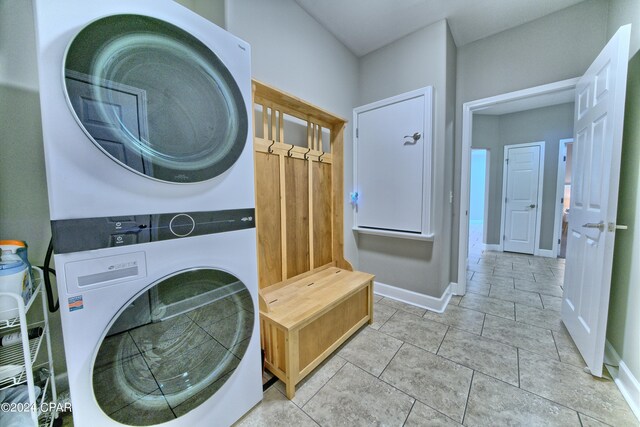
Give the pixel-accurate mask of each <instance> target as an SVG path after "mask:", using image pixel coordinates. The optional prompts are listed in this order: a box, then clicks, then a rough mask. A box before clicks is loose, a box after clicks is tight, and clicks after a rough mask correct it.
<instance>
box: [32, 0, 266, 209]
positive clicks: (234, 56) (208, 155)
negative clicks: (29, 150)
mask: <svg viewBox="0 0 640 427" xmlns="http://www.w3.org/2000/svg"><path fill="white" fill-rule="evenodd" d="M34 5H35V7H34V9H35V15H36V29H37V45H38V67H39V82H40V101H41V110H42V128H43V138H44V148H45V161H46V169H47V182H48V191H49V204H50V215H51V219H53V220H59V219H70V218H92V217H116V216H122V215H125V216H126V215H137V214H149V213H165V212H175V211H185V212H189V211H191V212H194V211H212V210H226V209H238V208H248V207H252V206H254V190H253V187H254V184H253V156H252V144H251V143H250V138H251V132H250V129H251V127H250V125H251V123H250V120H251V117H252V115H251V110H250V108H251V71H250V69H251V51H250V47H249V45H248V44H247V43H246V42H244V41H242V40H240V39H238V38H237V37H235V36H233V35H231V34H229V33H228V32H226V31H224V30H223V29H221V28H219V27H217V26H216V25H214V24H212V23H211V22H209V21H207V20H206V19H204V18H202V17H200V16H198V15H197V14H195V13H193V12H191V11H189V10H188V9H186V8H184V7H182V6H181V5H179V4H177V3H175V2H173V1H171V0H135V1H131V0H109V1H99V0H90V1H87V0H58V1H54V2H52V1H50V0H35V2H34Z"/></svg>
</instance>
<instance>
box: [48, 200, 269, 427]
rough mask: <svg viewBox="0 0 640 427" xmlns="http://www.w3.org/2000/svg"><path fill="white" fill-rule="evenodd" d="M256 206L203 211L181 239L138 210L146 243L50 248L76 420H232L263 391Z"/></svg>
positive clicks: (102, 229)
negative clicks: (56, 250)
mask: <svg viewBox="0 0 640 427" xmlns="http://www.w3.org/2000/svg"><path fill="white" fill-rule="evenodd" d="M251 212H252V210H251V209H247V210H237V211H224V212H222V213H220V212H212V213H210V214H209V216H208V217H207V215H206V214H204V213H198V215H199V216H196V221H195V228H196V229H198V228H205V229H208V231H209V233H206V234H205V233H202V235H200V236H196V237H189V238H186V239H185V238H175V236H174V235H173V233H171V231H170V229H171V227H172V226H171V225H170V222H171V220H172V217H171V216H162V215H152V218H151V219H143V218H141V217H137V218H136V219H138V220H142V222H141V224H146V223H151V224H158V225H157V226H156V227H151V228H145V229H144V231H143V232H144V233H147V234H149V235H150V236H151V240H152V242H150V243H141V244H135V245H126V246H121V247H110V248H105V249H97V250H91V251H80V252H70V253H62V254H56V267H57V274H58V291H59V297H60V310H61V317H62V329H63V333H64V345H65V353H66V358H67V369H68V375H69V386H70V390H71V401H72V407H73V419H74V423H75V425H76V426H94V427H102V426H110V427H112V426H119V425H129V426H147V425H157V424H160V425H163V426H164V425H166V426H167V427H169V426H190V427H191V426H202V427H205V426H206V427H210V426H214V425H215V426H228V425H231V424H232V423H233V422H235V421H236V420H238V419H239V418H240V417H241V416H242V415H243V414H245V413H246V412H247V411H248V410H249V409H251V408H252V407H253V406H254V405H255V404H257V403H258V402H259V401H260V400H261V399H262V375H261V364H260V332H259V323H258V316H257V311H256V308H257V288H256V286H253V285H251V284H255V283H257V273H256V268H255V262H256V253H255V250H254V249H248V248H254V247H255V228H254V227H255V224H254V222H253V220H252V219H250V218H249V217H248V216H246V215H247V214H248V213H251ZM94 225H95V226H96V228H95V230H94V231H95V234H104V235H105V236H106V237H105V239H104V241H105V242H108V240H109V239H110V236H111V229H110V224H108V223H103V224H102V225H100V224H98V223H95V224H94ZM80 233H81V234H82V231H81V232H80ZM73 234H74V231H73V230H69V233H68V234H65V235H64V236H63V237H61V238H60V241H62V242H63V243H64V244H65V245H67V246H66V247H68V246H69V245H70V244H71V243H70V242H74V241H76V242H77V241H78V239H77V237H74V236H73ZM65 236H66V237H65ZM164 239H167V240H164Z"/></svg>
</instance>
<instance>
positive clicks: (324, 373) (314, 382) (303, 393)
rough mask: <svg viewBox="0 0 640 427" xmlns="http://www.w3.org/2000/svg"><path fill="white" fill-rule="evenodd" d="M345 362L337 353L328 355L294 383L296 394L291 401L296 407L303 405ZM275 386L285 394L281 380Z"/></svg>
mask: <svg viewBox="0 0 640 427" xmlns="http://www.w3.org/2000/svg"><path fill="white" fill-rule="evenodd" d="M346 363H347V361H346V360H345V359H343V358H342V357H340V356H338V355H335V354H334V355H333V356H330V357H329V358H328V359H327V360H325V361H324V362H322V364H321V365H320V366H318V367H317V368H316V369H314V370H313V372H312V373H311V374H309V376H307V377H306V378H305V379H303V380H302V381H301V382H299V383H298V384H297V385H296V395H295V396H294V397H293V399H291V401H292V402H293V403H295V404H296V405H298V407H302V406H304V405H305V404H306V403H307V402H308V401H309V400H310V399H311V398H312V397H313V396H315V394H316V393H317V392H318V390H320V389H321V388H322V387H324V385H325V384H326V383H327V382H328V381H329V380H330V379H331V378H332V377H333V376H334V375H335V374H336V373H337V372H338V371H339V370H340V369H341V368H342V367H343V366H344V365H345V364H346ZM275 387H277V388H278V390H279V391H280V393H282V394H285V385H284V383H283V382H282V381H278V382H277V383H276V384H275Z"/></svg>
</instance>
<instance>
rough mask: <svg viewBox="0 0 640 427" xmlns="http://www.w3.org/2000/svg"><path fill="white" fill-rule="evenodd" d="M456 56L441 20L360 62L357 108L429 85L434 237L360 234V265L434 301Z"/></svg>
mask: <svg viewBox="0 0 640 427" xmlns="http://www.w3.org/2000/svg"><path fill="white" fill-rule="evenodd" d="M455 55H456V48H455V45H454V43H453V40H452V38H451V36H450V33H449V29H448V25H447V23H446V21H440V22H437V23H435V24H433V25H430V26H428V27H426V28H423V29H421V30H418V31H416V32H414V33H412V34H409V35H408V36H406V37H404V38H402V39H400V40H398V41H396V42H393V43H391V44H389V45H387V46H385V47H382V48H380V49H378V50H376V51H374V52H371V53H369V54H368V55H365V56H363V57H362V58H361V59H360V97H359V99H360V102H359V103H360V105H362V104H366V103H369V102H373V101H377V100H380V99H383V98H387V97H390V96H393V95H398V94H400V93H403V92H407V91H410V90H414V89H418V88H420V87H424V86H429V85H431V86H433V87H434V97H435V102H434V106H435V108H434V116H435V117H434V125H435V126H434V138H433V172H432V192H433V193H432V201H433V202H432V211H431V218H432V224H431V228H432V231H433V232H434V234H435V239H434V241H433V242H421V241H414V240H406V239H397V238H389V237H380V236H371V235H359V236H358V257H359V267H360V269H361V270H363V271H367V272H370V273H373V274H375V275H376V281H378V282H381V283H385V284H388V285H392V286H397V287H400V288H404V289H408V290H411V291H415V292H418V293H422V294H427V295H431V296H435V297H440V296H441V295H442V292H443V291H444V289H445V288H446V287H447V286H448V285H449V274H448V271H449V262H450V260H449V257H448V256H447V254H448V253H449V250H450V244H451V237H450V234H451V224H450V218H451V205H450V204H449V200H448V197H449V191H450V190H451V185H452V177H451V173H452V161H453V117H454V114H453V107H454V105H453V104H454V103H453V100H454V96H455V95H454V94H455V90H454V87H455V79H454V76H455V62H456V58H455ZM406 64H411V66H409V65H406ZM447 67H448V68H449V70H447ZM352 173H353V165H352V163H347V164H346V167H345V174H352Z"/></svg>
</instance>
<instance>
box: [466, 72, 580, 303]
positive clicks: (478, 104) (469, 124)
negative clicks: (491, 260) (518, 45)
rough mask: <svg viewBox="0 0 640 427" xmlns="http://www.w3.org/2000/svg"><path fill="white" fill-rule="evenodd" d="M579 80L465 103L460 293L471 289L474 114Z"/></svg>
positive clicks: (567, 85) (569, 80)
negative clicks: (470, 202)
mask: <svg viewBox="0 0 640 427" xmlns="http://www.w3.org/2000/svg"><path fill="white" fill-rule="evenodd" d="M577 82H578V78H573V79H568V80H563V81H560V82H555V83H550V84H546V85H542V86H535V87H531V88H527V89H523V90H518V91H515V92H509V93H505V94H502V95H497V96H492V97H489V98H483V99H478V100H475V101H470V102H465V103H464V104H463V105H462V151H461V157H462V159H461V160H462V164H461V166H460V212H459V214H460V215H459V218H460V223H459V233H458V290H460V292H459V293H460V294H461V295H464V293H465V292H466V289H467V276H466V271H467V258H468V250H469V179H470V170H471V139H472V138H471V137H472V129H473V112H474V111H479V110H482V109H484V108H487V107H490V106H492V105H496V104H500V103H502V102H508V101H514V100H517V99H524V98H529V97H531V96H536V95H543V94H547V93H554V92H559V91H563V90H569V89H575V87H576V83H577Z"/></svg>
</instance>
